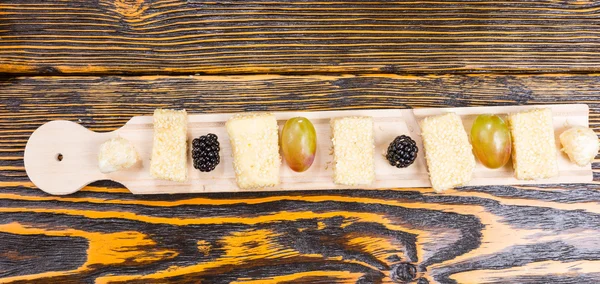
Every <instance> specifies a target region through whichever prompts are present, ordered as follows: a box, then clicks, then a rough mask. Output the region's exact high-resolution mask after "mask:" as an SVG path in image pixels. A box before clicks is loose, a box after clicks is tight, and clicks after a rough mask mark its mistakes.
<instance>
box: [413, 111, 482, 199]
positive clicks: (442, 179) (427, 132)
mask: <svg viewBox="0 0 600 284" xmlns="http://www.w3.org/2000/svg"><path fill="white" fill-rule="evenodd" d="M420 125H421V135H422V137H423V145H424V147H425V158H426V160H427V167H428V169H429V178H430V180H431V184H432V186H433V189H434V190H435V191H436V192H442V191H444V190H446V189H450V188H453V187H456V186H460V185H464V184H466V183H468V182H469V181H470V180H471V178H472V176H473V169H474V168H475V156H473V147H472V146H471V143H469V137H468V136H467V132H466V131H465V128H464V126H463V124H462V120H461V119H460V116H458V115H457V114H455V113H447V114H443V115H438V116H430V117H426V118H425V119H423V120H422V121H421V123H420Z"/></svg>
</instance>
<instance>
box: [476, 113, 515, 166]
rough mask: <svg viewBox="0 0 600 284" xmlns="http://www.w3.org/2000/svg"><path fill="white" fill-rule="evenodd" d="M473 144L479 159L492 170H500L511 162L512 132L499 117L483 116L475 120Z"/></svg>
mask: <svg viewBox="0 0 600 284" xmlns="http://www.w3.org/2000/svg"><path fill="white" fill-rule="evenodd" d="M471 144H473V152H474V153H475V156H477V159H479V161H481V163H482V164H483V165H484V166H486V167H488V168H490V169H497V168H500V167H502V166H504V165H506V163H508V160H510V153H511V147H512V143H511V136H510V130H509V129H508V126H507V125H506V123H504V120H502V118H500V117H499V116H497V115H492V114H482V115H480V116H478V117H477V118H476V119H475V122H474V123H473V127H472V128H471Z"/></svg>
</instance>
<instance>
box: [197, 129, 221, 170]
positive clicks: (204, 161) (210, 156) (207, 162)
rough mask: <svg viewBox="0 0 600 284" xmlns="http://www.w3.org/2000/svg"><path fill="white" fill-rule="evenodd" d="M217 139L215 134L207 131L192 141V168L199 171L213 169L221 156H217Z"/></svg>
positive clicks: (218, 148)
mask: <svg viewBox="0 0 600 284" xmlns="http://www.w3.org/2000/svg"><path fill="white" fill-rule="evenodd" d="M219 146H220V145H219V141H218V140H217V135H215V134H212V133H209V134H207V135H203V136H200V137H199V138H196V139H194V140H193V141H192V159H193V160H194V168H195V169H198V170H200V171H201V172H210V171H212V170H214V169H215V168H216V167H217V165H218V164H219V162H221V158H220V157H219V150H221V148H220V147H219Z"/></svg>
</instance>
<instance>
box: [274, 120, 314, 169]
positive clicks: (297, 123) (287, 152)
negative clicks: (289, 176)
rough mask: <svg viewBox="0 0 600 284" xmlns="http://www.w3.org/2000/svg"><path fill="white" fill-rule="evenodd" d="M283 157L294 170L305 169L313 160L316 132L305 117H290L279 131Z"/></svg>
mask: <svg viewBox="0 0 600 284" xmlns="http://www.w3.org/2000/svg"><path fill="white" fill-rule="evenodd" d="M281 149H282V151H283V157H284V158H285V161H286V162H287V164H288V165H289V166H290V168H291V169H292V170H294V171H296V172H303V171H306V170H307V169H308V168H310V166H311V165H312V163H313V162H314V160H315V153H316V152H317V133H316V131H315V127H314V126H313V124H312V123H311V122H310V120H308V119H307V118H305V117H294V118H290V119H289V120H288V121H287V122H286V123H285V125H284V126H283V131H282V132H281Z"/></svg>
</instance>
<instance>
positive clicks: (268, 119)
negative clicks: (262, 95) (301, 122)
mask: <svg viewBox="0 0 600 284" xmlns="http://www.w3.org/2000/svg"><path fill="white" fill-rule="evenodd" d="M226 128H227V133H228V134H229V140H230V142H231V150H232V152H233V167H234V171H235V176H236V181H237V184H238V186H239V187H240V188H241V189H252V188H261V187H268V186H275V185H278V184H279V169H280V166H281V156H280V155H279V127H278V126H277V120H276V119H275V116H274V115H273V114H270V113H249V114H238V115H235V116H233V117H232V118H230V119H229V120H227V123H226Z"/></svg>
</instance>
